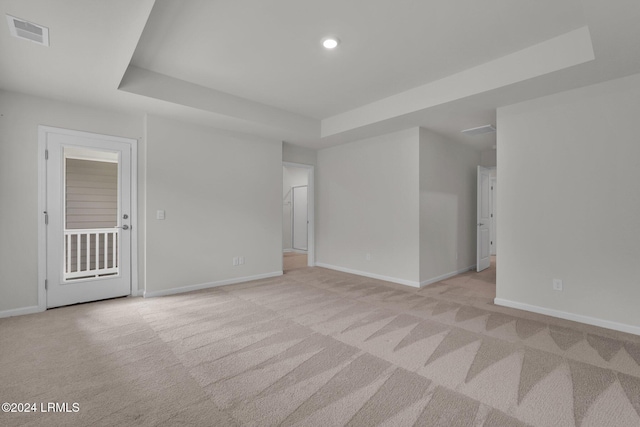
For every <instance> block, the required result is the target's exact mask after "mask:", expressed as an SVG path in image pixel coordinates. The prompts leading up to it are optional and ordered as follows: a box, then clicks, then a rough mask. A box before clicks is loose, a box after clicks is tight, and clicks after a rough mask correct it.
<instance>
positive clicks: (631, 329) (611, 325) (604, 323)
mask: <svg viewBox="0 0 640 427" xmlns="http://www.w3.org/2000/svg"><path fill="white" fill-rule="evenodd" d="M493 302H494V304H495V305H500V306H502V307H509V308H517V309H518V310H524V311H531V312H533V313H538V314H544V315H547V316H551V317H558V318H560V319H565V320H573V321H574V322H579V323H586V324H587V325H593V326H599V327H601V328H607V329H613V330H614V331H620V332H626V333H628V334H635V335H640V327H638V326H633V325H627V324H625V323H618V322H612V321H610V320H604V319H598V318H596V317H590V316H584V315H581V314H574V313H568V312H566V311H560V310H554V309H551V308H545V307H539V306H536V305H529V304H524V303H521V302H515V301H509V300H506V299H502V298H495V299H494V300H493Z"/></svg>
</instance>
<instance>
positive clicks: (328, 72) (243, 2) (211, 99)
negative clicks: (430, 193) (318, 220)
mask: <svg viewBox="0 0 640 427" xmlns="http://www.w3.org/2000/svg"><path fill="white" fill-rule="evenodd" d="M0 11H1V12H3V13H4V14H7V13H8V14H11V15H14V16H17V17H19V18H22V19H25V20H28V21H32V22H35V23H37V24H40V25H44V26H46V27H49V30H50V39H51V46H50V47H49V48H46V47H42V46H38V45H35V44H33V43H29V42H26V41H23V40H18V39H16V38H13V37H11V36H10V35H9V30H8V28H5V30H4V31H0V52H2V59H1V60H0V88H2V89H6V90H11V91H18V92H25V93H30V94H34V95H40V96H45V97H49V98H56V99H62V100H66V101H72V102H79V103H83V104H88V105H92V106H101V107H106V108H111V109H118V110H127V111H136V112H139V113H144V112H148V113H152V114H159V115H168V116H173V117H177V118H180V119H183V120H188V121H192V122H197V123H204V124H207V125H212V126H217V127H221V128H224V129H229V130H232V131H240V132H245V133H249V134H255V135H260V136H265V137H268V138H277V139H281V140H286V141H288V142H291V143H294V144H299V145H304V146H309V147H312V148H322V147H326V146H330V145H334V144H339V143H344V142H347V141H350V140H353V139H354V138H361V137H367V136H372V135H375V134H378V133H383V132H389V131H393V130H397V129H402V128H405V127H410V126H424V127H428V128H430V129H431V130H433V131H436V132H438V133H442V134H445V135H446V136H449V137H450V138H452V139H454V140H457V141H461V142H464V143H467V144H469V145H471V146H474V147H476V148H478V149H487V148H490V147H491V146H493V144H495V135H483V136H480V137H469V136H465V135H462V134H460V131H461V130H463V129H466V128H471V127H475V126H480V125H485V124H495V109H496V107H499V106H501V105H508V104H511V103H515V102H520V101H523V100H526V99H531V98H535V97H538V96H543V95H545V94H550V93H554V92H557V91H560V90H567V89H571V88H574V87H579V86H582V85H586V84H592V83H596V82H599V81H603V80H607V79H611V78H616V77H622V76H624V75H629V74H633V73H638V72H640V50H639V49H637V48H636V44H637V40H640V29H639V27H640V26H639V25H637V22H640V21H639V20H640V2H638V1H637V0H615V1H611V2H603V1H602V0H536V1H531V0H483V1H477V0H458V1H451V0H422V1H416V0H393V1H391V0H350V1H344V0H342V1H338V0H325V1H324V2H318V1H312V0H306V1H303V0H270V1H263V0H218V1H210V0H156V1H155V2H154V1H153V0H136V1H130V0H109V1H101V0H65V1H61V0H3V1H1V2H0ZM0 22H4V20H3V21H0ZM327 35H336V36H338V37H339V38H340V39H341V41H342V43H341V45H340V46H339V47H338V48H337V49H336V50H334V51H327V50H324V49H323V48H322V47H321V45H320V41H321V39H322V38H323V37H325V36H327Z"/></svg>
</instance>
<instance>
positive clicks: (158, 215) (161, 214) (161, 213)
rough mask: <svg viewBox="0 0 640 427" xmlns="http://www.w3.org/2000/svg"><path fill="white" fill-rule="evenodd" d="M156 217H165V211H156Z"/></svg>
mask: <svg viewBox="0 0 640 427" xmlns="http://www.w3.org/2000/svg"><path fill="white" fill-rule="evenodd" d="M156 219H164V211H163V210H160V211H156Z"/></svg>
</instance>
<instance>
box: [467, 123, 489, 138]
mask: <svg viewBox="0 0 640 427" xmlns="http://www.w3.org/2000/svg"><path fill="white" fill-rule="evenodd" d="M495 131H496V128H495V127H494V126H492V125H484V126H479V127H477V128H471V129H465V130H463V131H462V133H464V134H465V135H472V136H473V135H482V134H483V133H491V132H495Z"/></svg>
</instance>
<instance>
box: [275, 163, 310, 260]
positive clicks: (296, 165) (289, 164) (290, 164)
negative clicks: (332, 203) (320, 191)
mask: <svg viewBox="0 0 640 427" xmlns="http://www.w3.org/2000/svg"><path fill="white" fill-rule="evenodd" d="M282 166H284V167H289V168H303V169H307V218H308V220H309V236H308V241H307V266H309V267H313V266H315V265H317V264H316V222H315V221H316V220H315V218H316V207H315V206H316V196H315V194H316V191H315V166H313V165H305V164H303V163H292V162H282Z"/></svg>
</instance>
